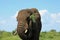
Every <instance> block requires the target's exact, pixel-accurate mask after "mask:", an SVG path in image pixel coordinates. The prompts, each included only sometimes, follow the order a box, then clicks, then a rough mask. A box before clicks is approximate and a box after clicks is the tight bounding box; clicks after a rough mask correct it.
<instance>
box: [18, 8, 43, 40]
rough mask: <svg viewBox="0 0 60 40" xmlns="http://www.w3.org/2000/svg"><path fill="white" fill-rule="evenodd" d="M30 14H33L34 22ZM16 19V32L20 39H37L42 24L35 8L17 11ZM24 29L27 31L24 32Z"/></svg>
mask: <svg viewBox="0 0 60 40" xmlns="http://www.w3.org/2000/svg"><path fill="white" fill-rule="evenodd" d="M32 14H35V21H36V22H33V21H32V19H30V16H31V15H32ZM17 21H18V25H17V33H18V35H19V37H20V38H21V39H22V40H39V34H40V31H41V27H42V24H41V17H40V14H39V12H38V10H37V9H36V8H32V9H23V10H21V11H19V13H18V16H17ZM26 29H27V30H28V31H27V32H26V33H25V30H26Z"/></svg>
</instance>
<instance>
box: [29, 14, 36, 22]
mask: <svg viewBox="0 0 60 40" xmlns="http://www.w3.org/2000/svg"><path fill="white" fill-rule="evenodd" d="M30 19H31V20H32V21H33V22H36V16H35V14H32V15H30Z"/></svg>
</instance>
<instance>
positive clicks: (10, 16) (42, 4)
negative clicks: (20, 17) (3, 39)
mask: <svg viewBox="0 0 60 40" xmlns="http://www.w3.org/2000/svg"><path fill="white" fill-rule="evenodd" d="M26 8H37V9H38V10H39V12H40V14H41V18H42V19H41V21H42V30H41V31H49V30H51V29H55V30H56V31H60V0H14V1H13V0H0V30H5V31H12V30H14V29H16V27H17V21H16V18H15V17H16V15H17V12H18V11H19V10H21V9H26Z"/></svg>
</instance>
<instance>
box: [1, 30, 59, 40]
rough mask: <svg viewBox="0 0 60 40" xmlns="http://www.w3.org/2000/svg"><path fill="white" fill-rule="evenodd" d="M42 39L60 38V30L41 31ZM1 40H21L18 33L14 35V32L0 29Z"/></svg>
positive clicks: (57, 39)
mask: <svg viewBox="0 0 60 40" xmlns="http://www.w3.org/2000/svg"><path fill="white" fill-rule="evenodd" d="M39 39H40V40H60V32H56V30H50V31H49V32H41V33H40V37H39ZM0 40H21V39H20V38H19V36H18V35H13V32H7V31H0Z"/></svg>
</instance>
